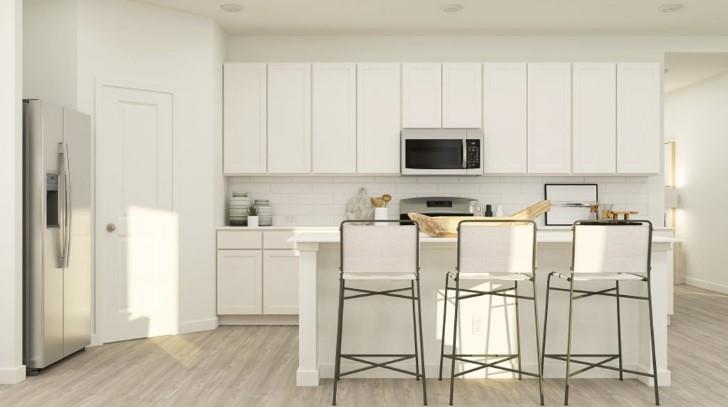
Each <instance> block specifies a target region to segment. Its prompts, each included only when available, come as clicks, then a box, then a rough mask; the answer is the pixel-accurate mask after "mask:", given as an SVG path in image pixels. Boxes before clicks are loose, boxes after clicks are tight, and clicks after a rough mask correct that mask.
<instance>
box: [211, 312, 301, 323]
mask: <svg viewBox="0 0 728 407" xmlns="http://www.w3.org/2000/svg"><path fill="white" fill-rule="evenodd" d="M218 320H219V321H220V325H233V326H234V325H239V326H245V325H279V326H286V325H293V326H297V325H298V315H218Z"/></svg>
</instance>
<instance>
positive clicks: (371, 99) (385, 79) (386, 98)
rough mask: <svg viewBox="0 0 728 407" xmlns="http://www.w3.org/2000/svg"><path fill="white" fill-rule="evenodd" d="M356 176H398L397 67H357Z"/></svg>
mask: <svg viewBox="0 0 728 407" xmlns="http://www.w3.org/2000/svg"><path fill="white" fill-rule="evenodd" d="M356 97H357V104H356V111H357V115H356V127H357V132H356V133H357V137H356V144H357V172H359V173H363V174H375V173H378V174H381V173H384V174H398V173H399V145H400V141H399V140H400V139H399V132H400V130H401V124H400V66H399V64H358V65H357V92H356Z"/></svg>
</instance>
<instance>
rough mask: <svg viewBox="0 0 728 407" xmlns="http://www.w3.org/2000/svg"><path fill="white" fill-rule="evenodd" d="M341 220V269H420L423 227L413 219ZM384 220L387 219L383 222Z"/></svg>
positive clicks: (367, 271) (374, 271)
mask: <svg viewBox="0 0 728 407" xmlns="http://www.w3.org/2000/svg"><path fill="white" fill-rule="evenodd" d="M401 222H402V223H404V224H400V221H398V220H397V221H350V220H347V221H344V222H341V228H340V233H341V254H340V260H341V263H340V264H341V266H340V267H341V271H343V272H344V273H347V274H380V275H381V274H387V273H392V274H402V273H417V272H418V269H419V261H420V260H419V254H420V231H419V228H418V227H417V224H416V223H414V222H412V221H401ZM382 223H385V224H384V225H382Z"/></svg>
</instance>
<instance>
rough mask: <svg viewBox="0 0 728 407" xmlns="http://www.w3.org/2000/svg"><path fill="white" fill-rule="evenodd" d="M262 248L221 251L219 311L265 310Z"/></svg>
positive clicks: (244, 312) (228, 312)
mask: <svg viewBox="0 0 728 407" xmlns="http://www.w3.org/2000/svg"><path fill="white" fill-rule="evenodd" d="M262 260H263V254H262V252H261V251H260V250H218V251H217V313H218V314H219V315H258V314H260V313H261V312H262V311H263V296H262V292H261V289H260V287H261V284H262V281H263V273H262V272H263V261H262Z"/></svg>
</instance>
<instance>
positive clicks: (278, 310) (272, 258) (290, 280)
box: [263, 250, 298, 315]
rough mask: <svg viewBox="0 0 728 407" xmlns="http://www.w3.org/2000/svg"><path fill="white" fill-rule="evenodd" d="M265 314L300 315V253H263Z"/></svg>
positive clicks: (291, 251) (288, 251)
mask: <svg viewBox="0 0 728 407" xmlns="http://www.w3.org/2000/svg"><path fill="white" fill-rule="evenodd" d="M263 314H267V315H280V314H283V315H288V314H298V251H296V250H264V251H263Z"/></svg>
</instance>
